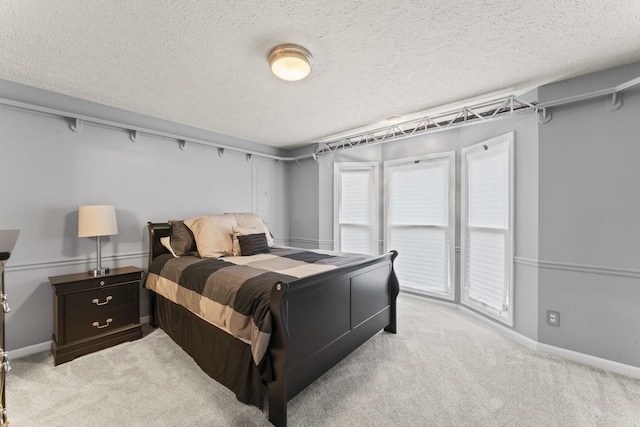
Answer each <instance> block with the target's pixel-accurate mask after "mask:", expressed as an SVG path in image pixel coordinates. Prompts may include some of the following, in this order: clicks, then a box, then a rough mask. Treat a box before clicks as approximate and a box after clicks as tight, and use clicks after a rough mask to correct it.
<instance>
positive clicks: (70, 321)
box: [49, 267, 142, 365]
mask: <svg viewBox="0 0 640 427" xmlns="http://www.w3.org/2000/svg"><path fill="white" fill-rule="evenodd" d="M141 280H142V270H140V269H139V268H135V267H123V268H112V269H111V271H110V273H109V274H107V275H105V276H100V277H93V276H90V275H88V274H87V273H78V274H68V275H65V276H54V277H49V281H50V282H51V285H52V286H53V322H54V323H53V336H52V338H51V353H53V361H54V365H59V364H61V363H64V362H68V361H70V360H72V359H75V358H76V357H78V356H81V355H83V354H87V353H92V352H94V351H97V350H101V349H103V348H107V347H111V346H113V345H116V344H120V343H123V342H126V341H132V340H136V339H138V338H141V337H142V326H141V325H140V281H141Z"/></svg>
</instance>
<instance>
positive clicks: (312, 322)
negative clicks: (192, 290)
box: [147, 222, 399, 426]
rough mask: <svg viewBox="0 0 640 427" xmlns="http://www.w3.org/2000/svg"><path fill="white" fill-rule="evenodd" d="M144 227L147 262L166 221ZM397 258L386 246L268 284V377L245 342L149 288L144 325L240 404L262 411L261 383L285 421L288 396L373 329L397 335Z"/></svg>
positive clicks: (274, 412) (275, 415)
mask: <svg viewBox="0 0 640 427" xmlns="http://www.w3.org/2000/svg"><path fill="white" fill-rule="evenodd" d="M147 225H148V230H149V266H150V267H151V265H152V263H153V261H154V260H155V259H156V258H158V257H160V256H162V255H163V254H166V253H168V250H167V249H166V248H165V247H164V246H163V245H162V244H161V243H160V239H161V238H162V237H166V236H169V233H170V226H169V224H168V223H151V222H149V223H148V224H147ZM397 255H398V254H397V252H395V251H392V252H390V253H388V254H385V255H381V256H376V257H371V258H367V259H365V260H362V261H358V262H356V263H352V264H348V265H344V266H341V267H338V268H336V269H333V270H329V271H326V272H324V273H321V274H315V275H312V276H309V277H305V278H302V279H297V280H293V281H289V282H285V281H277V282H276V283H273V286H272V288H271V292H270V297H269V298H270V299H269V308H270V311H271V319H272V332H271V337H270V341H269V345H268V350H267V354H266V355H265V361H266V363H267V364H268V366H267V368H266V372H267V373H268V374H265V369H264V367H263V369H262V373H260V370H259V369H258V367H257V366H256V365H255V363H254V361H253V359H252V358H251V349H250V348H249V347H250V346H249V345H248V344H246V343H245V342H243V341H240V340H237V339H235V338H234V337H233V336H232V335H230V334H229V333H227V332H225V331H223V330H221V329H220V328H218V327H217V326H214V325H213V324H211V323H209V322H207V321H205V320H203V319H202V318H201V317H199V316H198V315H196V314H194V313H192V312H191V311H189V310H188V309H186V308H184V307H182V306H181V305H179V304H176V303H174V302H172V301H170V300H168V299H166V298H164V297H163V296H162V295H159V294H156V293H155V292H153V291H149V294H150V299H151V307H150V311H151V324H152V325H153V326H159V327H161V328H162V329H163V330H164V331H165V332H166V333H167V334H168V335H169V336H170V337H171V338H172V339H173V340H174V341H175V342H176V343H178V345H180V346H181V347H182V348H183V349H184V350H185V351H186V352H187V353H188V354H189V355H190V356H191V357H193V359H194V360H195V361H196V363H197V364H198V365H199V366H200V367H201V368H202V369H203V371H204V372H206V373H207V374H208V375H209V376H211V377H212V378H213V379H215V380H217V381H218V382H220V383H221V384H223V385H225V386H226V387H227V388H229V389H230V390H231V391H233V392H234V393H236V397H237V398H238V399H239V400H240V401H242V402H245V403H249V404H253V405H255V406H258V407H259V408H262V407H263V402H264V400H263V399H264V396H263V394H264V387H265V385H266V389H267V396H268V416H269V421H270V422H271V423H273V424H274V425H276V426H286V424H287V402H288V401H289V400H290V399H291V398H293V397H294V396H295V395H296V394H298V393H299V392H300V391H302V390H303V389H304V388H305V387H306V386H308V385H309V384H311V383H312V382H313V381H315V380H316V379H317V378H319V377H320V376H321V375H322V374H323V373H325V372H326V371H327V370H329V369H330V368H331V367H333V366H334V365H335V364H337V363H338V362H339V361H341V360H342V359H343V358H345V357H346V356H347V355H348V354H349V353H351V352H352V351H353V350H355V349H356V348H357V347H359V346H360V345H361V344H363V343H364V342H365V341H367V340H368V339H369V338H371V337H372V336H373V335H375V334H376V333H378V332H379V331H381V330H383V329H384V330H385V331H387V332H392V333H396V297H397V296H398V292H399V286H398V281H397V278H396V275H395V272H394V270H393V261H394V260H395V258H396V257H397ZM165 256H166V255H165ZM221 354H222V355H227V356H226V358H224V357H222V358H220V357H219V356H218V355H221ZM229 355H232V356H233V357H229Z"/></svg>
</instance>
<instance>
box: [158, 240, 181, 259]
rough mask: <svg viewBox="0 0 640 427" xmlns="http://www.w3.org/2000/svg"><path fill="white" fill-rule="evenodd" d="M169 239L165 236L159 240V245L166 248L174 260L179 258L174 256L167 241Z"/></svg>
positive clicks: (169, 242)
mask: <svg viewBox="0 0 640 427" xmlns="http://www.w3.org/2000/svg"><path fill="white" fill-rule="evenodd" d="M169 239H170V237H169V236H166V237H161V238H160V243H161V244H162V246H164V247H165V248H167V250H168V251H169V252H171V255H173V257H174V258H180V257H179V256H178V255H176V253H175V252H174V251H173V248H172V247H171V241H170V240H169Z"/></svg>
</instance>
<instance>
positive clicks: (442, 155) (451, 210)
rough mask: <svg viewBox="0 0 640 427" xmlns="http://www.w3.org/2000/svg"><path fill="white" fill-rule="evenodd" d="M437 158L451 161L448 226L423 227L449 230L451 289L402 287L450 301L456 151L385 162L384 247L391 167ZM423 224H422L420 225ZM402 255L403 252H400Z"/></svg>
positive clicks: (453, 285)
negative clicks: (443, 290) (436, 289)
mask: <svg viewBox="0 0 640 427" xmlns="http://www.w3.org/2000/svg"><path fill="white" fill-rule="evenodd" d="M435 160H447V161H448V163H449V171H448V172H449V173H448V200H449V204H448V206H449V212H448V223H449V226H448V227H443V226H437V225H424V226H422V227H425V228H428V229H439V230H448V232H449V239H450V244H449V250H448V251H447V252H448V254H447V256H448V258H449V272H448V273H449V284H448V285H449V289H448V292H446V293H445V292H432V291H429V290H423V289H416V288H414V287H410V286H403V285H402V283H400V289H401V290H404V291H408V292H411V293H417V294H420V295H424V296H428V297H435V298H440V299H445V300H449V301H455V299H456V295H457V293H456V254H455V252H456V233H457V227H456V151H455V150H454V151H445V152H441V153H434V154H426V155H421V156H414V157H407V158H402V159H395V160H387V161H385V162H384V209H383V227H384V248H385V251H387V252H388V251H389V250H391V249H392V248H389V247H388V245H389V242H390V233H391V228H393V226H391V225H390V224H389V203H390V188H389V184H390V168H393V167H396V166H401V165H405V164H411V163H416V162H422V161H424V162H429V161H435ZM419 226H421V225H419ZM399 256H400V257H401V256H402V253H400V254H399Z"/></svg>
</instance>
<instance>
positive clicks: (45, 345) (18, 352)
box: [8, 341, 51, 360]
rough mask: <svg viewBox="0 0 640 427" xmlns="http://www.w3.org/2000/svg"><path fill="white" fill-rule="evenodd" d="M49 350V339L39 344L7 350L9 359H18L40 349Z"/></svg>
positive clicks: (40, 350)
mask: <svg viewBox="0 0 640 427" xmlns="http://www.w3.org/2000/svg"><path fill="white" fill-rule="evenodd" d="M47 350H51V341H45V342H41V343H39V344H34V345H30V346H28V347H22V348H17V349H15V350H11V351H9V352H8V353H9V360H11V359H19V358H21V357H25V356H30V355H32V354H36V353H40V352H42V351H47Z"/></svg>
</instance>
